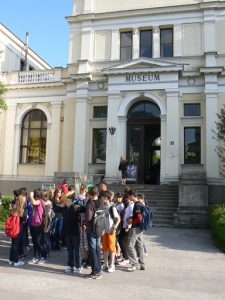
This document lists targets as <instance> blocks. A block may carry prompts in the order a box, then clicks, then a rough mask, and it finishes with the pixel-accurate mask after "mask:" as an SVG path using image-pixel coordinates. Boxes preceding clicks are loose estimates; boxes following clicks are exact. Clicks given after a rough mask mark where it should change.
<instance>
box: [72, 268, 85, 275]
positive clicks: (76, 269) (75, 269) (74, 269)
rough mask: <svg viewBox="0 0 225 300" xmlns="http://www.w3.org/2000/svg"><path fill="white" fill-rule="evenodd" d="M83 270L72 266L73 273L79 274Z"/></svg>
mask: <svg viewBox="0 0 225 300" xmlns="http://www.w3.org/2000/svg"><path fill="white" fill-rule="evenodd" d="M82 271H83V268H75V267H74V268H73V273H78V274H80V273H81V272H82Z"/></svg>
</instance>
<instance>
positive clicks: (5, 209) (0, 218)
mask: <svg viewBox="0 0 225 300" xmlns="http://www.w3.org/2000/svg"><path fill="white" fill-rule="evenodd" d="M12 200H13V196H11V195H6V196H4V197H3V199H2V207H1V209H0V229H4V228H5V222H6V220H7V218H8V216H9V214H10V211H9V205H10V202H11V201H12Z"/></svg>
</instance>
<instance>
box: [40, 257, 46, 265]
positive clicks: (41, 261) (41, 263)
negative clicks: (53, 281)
mask: <svg viewBox="0 0 225 300" xmlns="http://www.w3.org/2000/svg"><path fill="white" fill-rule="evenodd" d="M46 262H47V259H45V258H44V257H42V258H40V259H39V260H38V264H39V265H43V264H44V263H46Z"/></svg>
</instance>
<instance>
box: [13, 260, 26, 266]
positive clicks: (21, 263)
mask: <svg viewBox="0 0 225 300" xmlns="http://www.w3.org/2000/svg"><path fill="white" fill-rule="evenodd" d="M24 264H25V263H24V262H23V261H21V260H19V261H18V262H17V263H14V267H21V266H23V265H24Z"/></svg>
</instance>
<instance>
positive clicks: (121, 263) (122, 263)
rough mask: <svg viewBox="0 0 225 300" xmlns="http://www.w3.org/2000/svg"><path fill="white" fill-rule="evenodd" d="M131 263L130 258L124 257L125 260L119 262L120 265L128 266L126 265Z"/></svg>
mask: <svg viewBox="0 0 225 300" xmlns="http://www.w3.org/2000/svg"><path fill="white" fill-rule="evenodd" d="M128 264H129V259H124V260H122V261H121V262H119V265H120V266H126V265H128Z"/></svg>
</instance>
